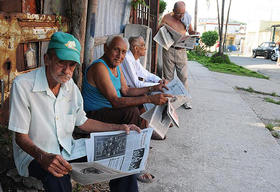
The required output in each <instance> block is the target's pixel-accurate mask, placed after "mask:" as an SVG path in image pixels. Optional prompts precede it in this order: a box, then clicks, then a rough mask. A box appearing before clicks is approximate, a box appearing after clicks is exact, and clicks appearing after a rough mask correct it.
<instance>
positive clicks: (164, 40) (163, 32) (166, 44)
mask: <svg viewBox="0 0 280 192" xmlns="http://www.w3.org/2000/svg"><path fill="white" fill-rule="evenodd" d="M153 39H154V41H155V42H157V43H158V44H159V45H160V46H162V47H163V48H164V49H166V50H168V49H169V48H170V47H171V45H173V44H174V42H175V41H174V40H173V39H172V37H171V35H170V33H169V32H168V30H167V29H166V27H165V26H162V27H161V28H160V29H159V30H158V32H157V34H156V35H155V37H154V38H153Z"/></svg>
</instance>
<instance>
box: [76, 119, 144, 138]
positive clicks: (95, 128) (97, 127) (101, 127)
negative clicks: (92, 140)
mask: <svg viewBox="0 0 280 192" xmlns="http://www.w3.org/2000/svg"><path fill="white" fill-rule="evenodd" d="M79 128H80V129H82V130H84V131H87V132H89V133H91V132H104V131H120V130H123V131H125V132H126V133H127V134H129V131H130V130H135V131H137V132H139V133H140V131H141V130H140V128H139V127H137V126H136V125H134V124H129V125H127V124H112V123H104V122H101V121H97V120H94V119H88V120H87V121H86V122H85V123H84V124H83V125H81V126H79Z"/></svg>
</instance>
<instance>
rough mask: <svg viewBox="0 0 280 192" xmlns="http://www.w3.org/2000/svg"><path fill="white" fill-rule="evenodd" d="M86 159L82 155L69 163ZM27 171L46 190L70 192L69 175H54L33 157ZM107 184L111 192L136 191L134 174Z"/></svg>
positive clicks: (49, 191)
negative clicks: (39, 181)
mask: <svg viewBox="0 0 280 192" xmlns="http://www.w3.org/2000/svg"><path fill="white" fill-rule="evenodd" d="M86 161H87V157H82V158H79V159H75V160H73V161H69V163H73V162H86ZM28 171H29V175H30V176H32V177H35V178H37V179H39V180H41V182H42V183H43V186H44V189H45V190H46V191H47V192H72V184H71V181H70V175H64V176H63V177H55V176H53V175H52V174H51V173H50V172H48V171H45V170H44V169H43V168H42V167H41V165H40V164H39V163H38V162H37V161H36V160H35V159H34V160H33V161H31V163H30V164H29V167H28ZM109 186H110V191H111V192H138V185H137V178H136V175H129V176H126V177H122V178H118V179H113V180H111V181H110V183H109Z"/></svg>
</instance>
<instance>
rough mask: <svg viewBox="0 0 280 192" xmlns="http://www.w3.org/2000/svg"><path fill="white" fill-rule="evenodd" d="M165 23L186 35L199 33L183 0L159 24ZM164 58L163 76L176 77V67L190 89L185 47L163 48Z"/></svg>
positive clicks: (186, 104) (169, 79)
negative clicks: (194, 27)
mask: <svg viewBox="0 0 280 192" xmlns="http://www.w3.org/2000/svg"><path fill="white" fill-rule="evenodd" d="M164 24H166V25H169V26H170V27H171V28H173V29H174V30H175V31H177V32H178V33H181V34H182V35H186V33H188V34H190V35H194V34H197V33H196V32H195V31H194V30H193V28H192V25H191V16H190V15H189V14H188V13H187V12H186V6H185V3H184V2H183V1H178V2H176V3H175V4H174V8H173V12H171V13H168V14H166V15H165V16H164V17H163V19H162V21H161V24H160V26H159V28H160V27H162V26H163V25H164ZM162 60H163V76H164V78H165V79H166V80H167V81H171V80H172V79H173V78H174V72H175V69H176V72H177V76H178V78H179V79H180V80H181V81H182V82H183V84H184V86H185V87H186V89H187V90H188V81H187V53H186V49H185V48H180V47H174V46H171V47H170V48H169V49H168V50H165V49H162ZM184 107H185V108H186V109H191V108H192V107H191V105H190V103H189V102H188V103H185V104H184Z"/></svg>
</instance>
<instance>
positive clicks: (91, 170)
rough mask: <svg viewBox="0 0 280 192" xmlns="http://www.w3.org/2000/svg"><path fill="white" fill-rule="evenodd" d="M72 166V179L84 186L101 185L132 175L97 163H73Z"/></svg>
mask: <svg viewBox="0 0 280 192" xmlns="http://www.w3.org/2000/svg"><path fill="white" fill-rule="evenodd" d="M71 166H72V171H71V177H72V179H74V180H75V181H76V182H78V183H80V184H83V185H89V184H94V183H100V182H103V181H108V180H111V179H116V178H119V177H124V176H127V175H130V174H129V173H124V172H121V171H117V170H114V169H111V168H108V167H105V166H103V165H101V164H99V163H95V162H86V163H71Z"/></svg>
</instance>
